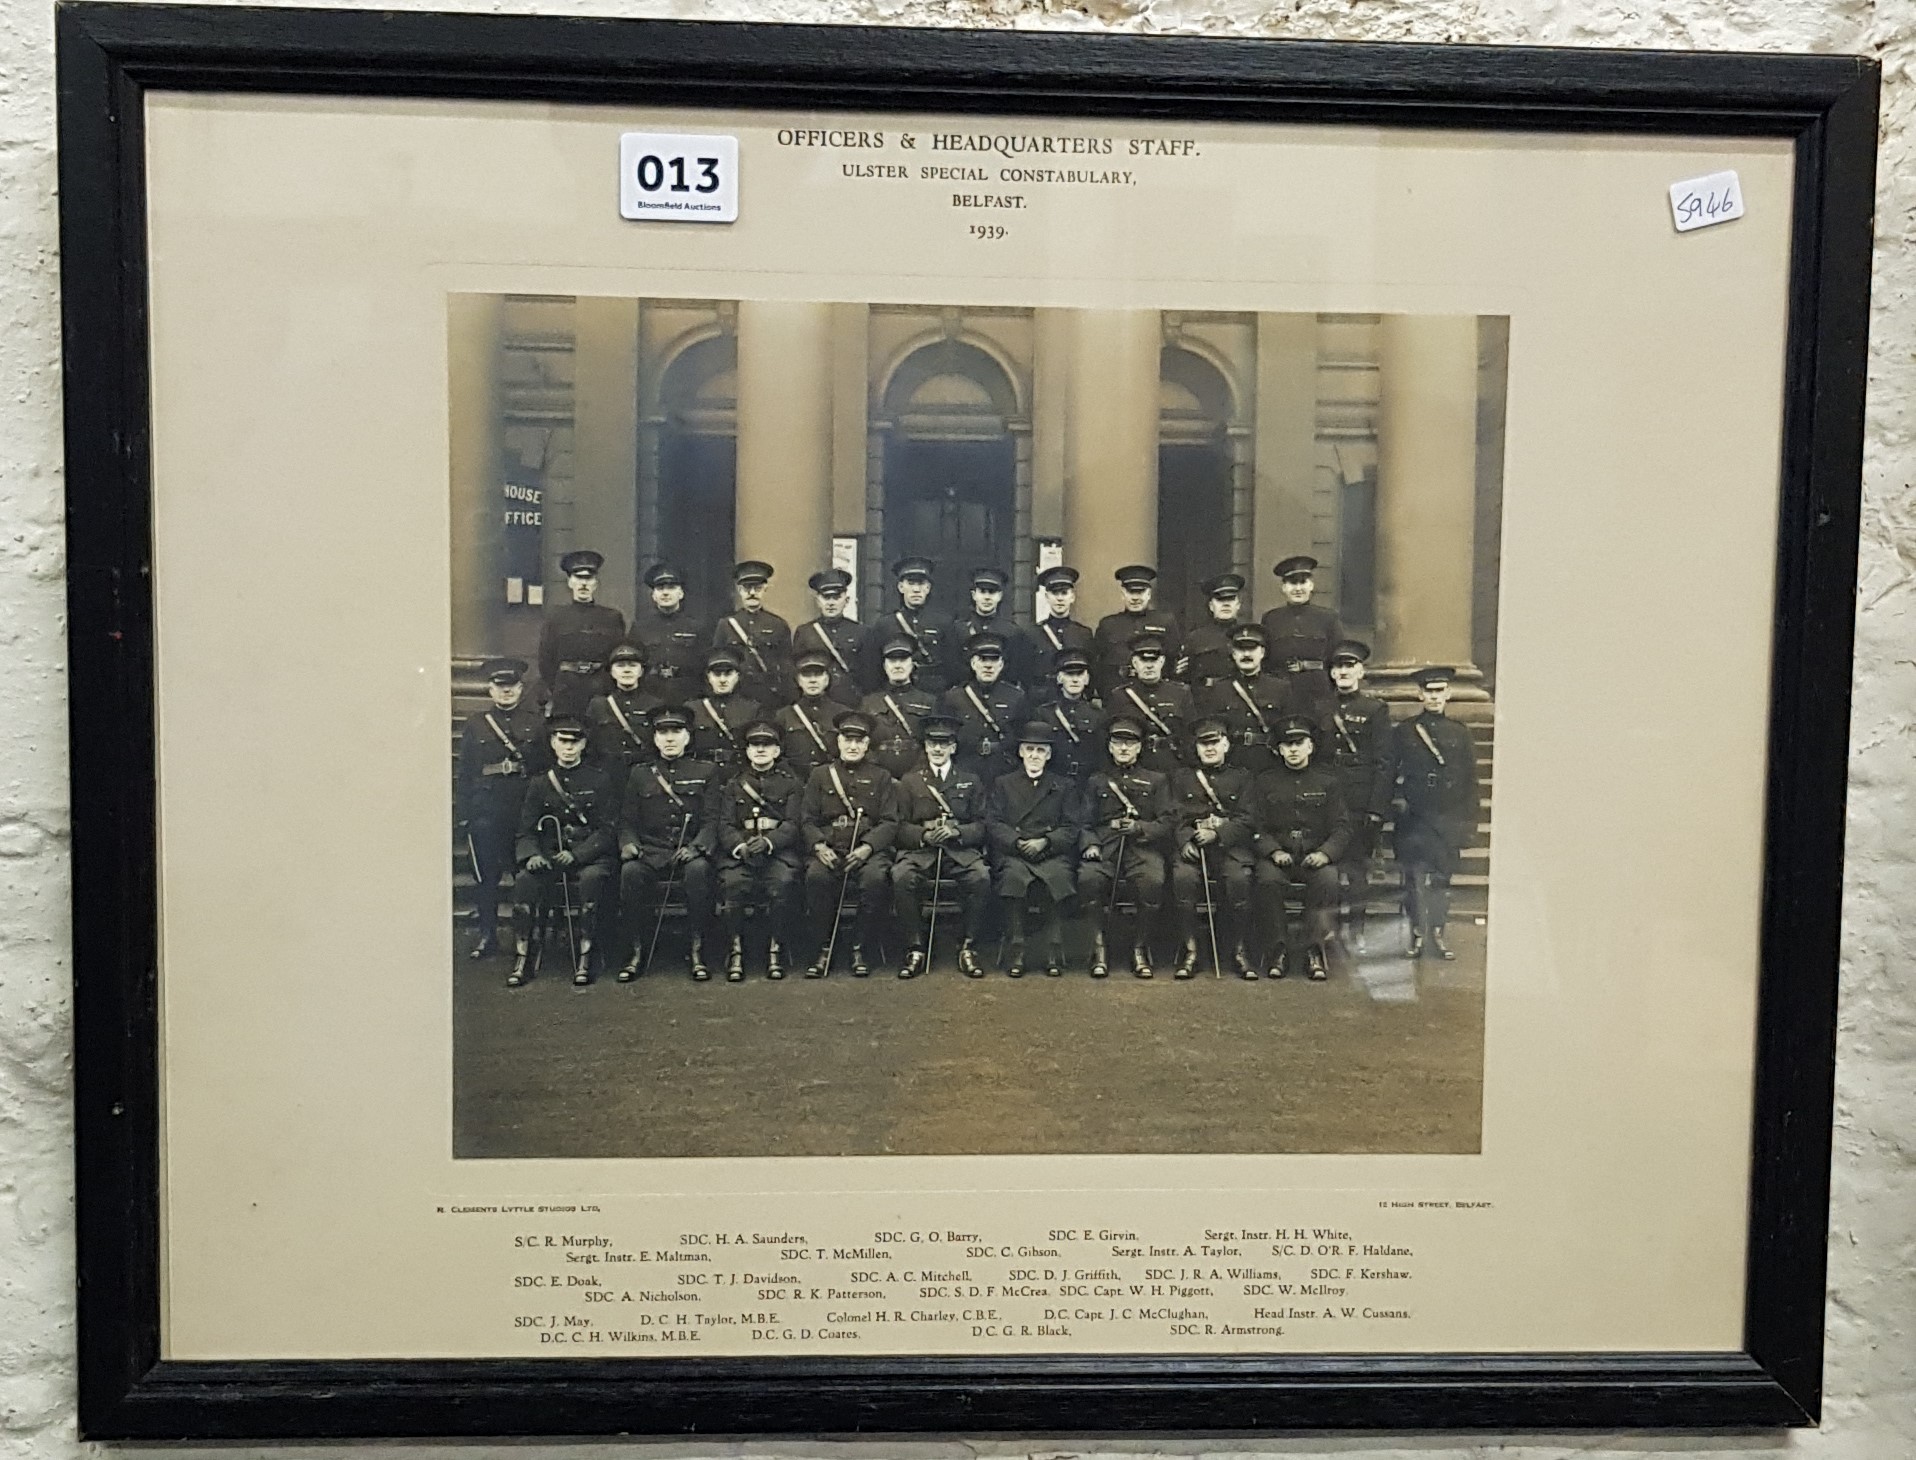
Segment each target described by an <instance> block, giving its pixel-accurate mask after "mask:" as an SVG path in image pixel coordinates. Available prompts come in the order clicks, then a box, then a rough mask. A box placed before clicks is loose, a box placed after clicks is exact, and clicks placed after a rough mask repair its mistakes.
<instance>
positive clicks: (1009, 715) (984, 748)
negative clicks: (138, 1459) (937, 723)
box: [943, 634, 1025, 785]
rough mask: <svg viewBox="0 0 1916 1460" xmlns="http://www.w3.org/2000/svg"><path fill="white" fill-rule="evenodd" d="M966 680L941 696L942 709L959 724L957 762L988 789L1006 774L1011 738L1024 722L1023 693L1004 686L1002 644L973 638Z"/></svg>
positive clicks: (992, 637)
mask: <svg viewBox="0 0 1916 1460" xmlns="http://www.w3.org/2000/svg"><path fill="white" fill-rule="evenodd" d="M965 654H966V657H967V660H968V662H969V664H970V666H971V673H970V676H969V677H968V678H967V679H966V680H965V682H964V683H963V684H961V685H959V686H958V687H957V688H956V689H948V690H946V691H945V698H944V704H943V708H944V711H945V713H946V714H948V715H952V716H955V717H956V718H957V720H958V754H959V757H960V758H961V759H962V760H963V761H964V762H965V764H966V765H968V766H970V767H971V768H972V769H973V770H975V771H976V772H978V774H979V775H981V776H983V777H984V778H985V783H986V784H987V785H989V784H990V783H991V782H992V781H993V780H995V779H996V778H997V777H999V776H1001V775H1003V774H1004V773H1005V772H1006V771H1008V770H1010V769H1011V766H1012V762H1013V761H1014V759H1015V758H1016V756H1015V754H1014V751H1013V748H1012V737H1013V736H1015V735H1016V734H1017V733H1018V727H1019V726H1020V725H1022V724H1023V723H1024V721H1025V697H1024V691H1022V690H1020V689H1019V688H1018V687H1017V686H1015V685H1009V684H1006V683H1005V682H1004V670H1005V641H1004V640H1003V639H1002V638H1000V637H999V636H998V635H996V634H973V635H972V636H971V638H970V639H969V640H968V641H967V642H966V644H965Z"/></svg>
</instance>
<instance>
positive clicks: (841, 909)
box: [825, 807, 930, 974]
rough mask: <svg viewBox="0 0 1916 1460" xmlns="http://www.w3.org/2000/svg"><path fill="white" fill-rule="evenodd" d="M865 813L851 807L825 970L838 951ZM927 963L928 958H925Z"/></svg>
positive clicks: (829, 970) (826, 951)
mask: <svg viewBox="0 0 1916 1460" xmlns="http://www.w3.org/2000/svg"><path fill="white" fill-rule="evenodd" d="M864 814H865V812H864V810H863V808H862V807H854V808H853V809H852V839H851V841H850V842H848V843H847V844H846V847H845V875H844V876H843V877H841V878H839V879H838V906H837V907H836V908H835V909H833V911H832V935H831V937H829V938H827V939H826V940H825V972H826V973H827V974H830V973H831V971H832V954H834V953H835V952H837V951H838V924H839V921H840V919H842V918H843V917H844V916H845V894H846V893H847V892H849V891H850V890H851V885H852V863H851V855H852V848H853V847H855V846H857V845H858V825H859V819H860V818H861V817H863V816H864ZM926 961H927V962H928V963H929V962H930V960H929V959H927V960H926Z"/></svg>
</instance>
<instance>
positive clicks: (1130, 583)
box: [1091, 563, 1184, 700]
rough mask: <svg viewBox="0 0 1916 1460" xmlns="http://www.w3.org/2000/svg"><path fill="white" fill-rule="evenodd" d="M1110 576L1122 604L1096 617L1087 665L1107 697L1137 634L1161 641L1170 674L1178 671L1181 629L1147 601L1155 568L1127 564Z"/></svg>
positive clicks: (1128, 659)
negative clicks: (1112, 611) (1113, 578)
mask: <svg viewBox="0 0 1916 1460" xmlns="http://www.w3.org/2000/svg"><path fill="white" fill-rule="evenodd" d="M1112 576H1113V577H1115V578H1116V579H1117V580H1118V593H1119V594H1120V596H1121V597H1122V600H1123V603H1124V606H1123V607H1122V608H1120V609H1119V610H1118V611H1117V612H1116V613H1107V614H1106V615H1105V616H1104V617H1103V618H1101V619H1099V620H1098V628H1097V632H1096V633H1095V634H1094V635H1093V639H1094V643H1095V652H1094V654H1093V656H1092V665H1091V667H1092V671H1093V673H1094V674H1095V676H1096V678H1097V682H1098V689H1099V692H1100V693H1101V694H1103V696H1104V697H1105V699H1107V700H1109V699H1110V698H1111V691H1112V690H1113V689H1114V688H1116V686H1117V684H1118V682H1119V681H1120V680H1122V679H1123V678H1124V676H1125V672H1126V670H1128V669H1129V667H1130V662H1131V645H1132V644H1133V643H1135V642H1136V641H1137V639H1138V637H1139V636H1140V635H1142V634H1152V635H1155V636H1156V637H1157V638H1158V639H1160V640H1162V641H1163V644H1164V652H1165V655H1166V657H1167V658H1168V659H1169V661H1170V664H1169V666H1168V670H1169V672H1170V673H1171V674H1177V673H1180V672H1181V670H1182V665H1181V664H1180V661H1181V660H1182V659H1183V657H1184V631H1183V630H1182V629H1181V628H1179V627H1178V621H1177V618H1176V617H1175V616H1174V615H1172V614H1170V613H1168V612H1166V611H1165V610H1164V609H1161V608H1158V607H1156V606H1154V605H1153V604H1152V602H1151V596H1152V594H1153V593H1154V592H1155V591H1156V589H1157V586H1158V570H1157V569H1156V568H1153V567H1150V566H1149V565H1147V564H1145V563H1128V564H1126V565H1125V566H1124V567H1122V568H1119V569H1118V570H1117V572H1116V573H1114V574H1113V575H1112Z"/></svg>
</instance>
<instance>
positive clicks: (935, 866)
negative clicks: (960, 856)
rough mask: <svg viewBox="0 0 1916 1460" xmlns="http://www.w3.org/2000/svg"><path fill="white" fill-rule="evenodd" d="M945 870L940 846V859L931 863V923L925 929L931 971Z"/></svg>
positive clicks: (926, 958)
mask: <svg viewBox="0 0 1916 1460" xmlns="http://www.w3.org/2000/svg"><path fill="white" fill-rule="evenodd" d="M944 871H945V849H944V847H943V846H940V847H939V848H938V860H937V861H935V862H933V863H932V864H931V925H930V926H929V927H928V928H926V930H925V972H926V973H930V972H931V954H932V950H933V949H934V948H936V947H937V946H938V879H939V878H940V877H941V876H943V875H944Z"/></svg>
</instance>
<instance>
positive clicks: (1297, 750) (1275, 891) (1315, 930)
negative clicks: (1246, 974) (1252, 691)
mask: <svg viewBox="0 0 1916 1460" xmlns="http://www.w3.org/2000/svg"><path fill="white" fill-rule="evenodd" d="M1316 742H1317V726H1316V723H1315V722H1314V721H1312V720H1309V719H1307V718H1305V717H1304V716H1302V715H1291V716H1288V717H1286V718H1285V720H1284V721H1283V723H1282V724H1281V725H1279V727H1278V732H1277V755H1278V763H1277V764H1276V765H1275V766H1273V767H1272V768H1271V769H1270V770H1267V771H1265V772H1264V773H1263V774H1262V775H1260V776H1259V777H1258V778H1257V779H1256V781H1254V782H1253V783H1252V787H1251V802H1252V807H1251V825H1252V827H1253V829H1254V831H1255V833H1256V846H1257V873H1256V883H1255V886H1256V898H1257V906H1258V912H1259V914H1260V917H1259V921H1260V922H1261V923H1262V924H1263V933H1262V938H1261V941H1262V942H1263V945H1264V963H1265V967H1266V969H1267V972H1266V974H1265V977H1267V978H1282V977H1284V974H1285V972H1286V970H1287V969H1288V968H1289V967H1290V957H1289V946H1288V945H1289V943H1290V926H1289V925H1290V918H1289V915H1288V913H1287V912H1286V910H1285V906H1284V904H1285V899H1286V898H1288V897H1289V896H1290V894H1291V891H1292V890H1293V889H1295V890H1296V891H1297V892H1298V894H1299V895H1300V896H1301V897H1302V899H1303V903H1304V957H1305V963H1306V966H1307V968H1308V969H1309V972H1310V976H1311V978H1312V979H1313V980H1322V979H1325V978H1327V977H1329V974H1330V965H1329V959H1328V953H1327V945H1328V944H1329V942H1330V939H1331V937H1332V935H1333V934H1335V933H1336V931H1337V894H1338V881H1337V867H1336V863H1337V860H1338V858H1340V857H1342V856H1343V855H1344V847H1345V845H1346V844H1347V843H1348V842H1349V841H1350V829H1351V828H1350V812H1349V811H1348V810H1347V809H1346V808H1345V806H1344V792H1343V788H1342V787H1341V786H1339V784H1338V781H1337V772H1336V771H1334V770H1333V769H1331V767H1330V766H1329V765H1328V764H1325V763H1322V762H1319V761H1317V760H1316V759H1315V758H1314V756H1315V750H1316Z"/></svg>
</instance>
